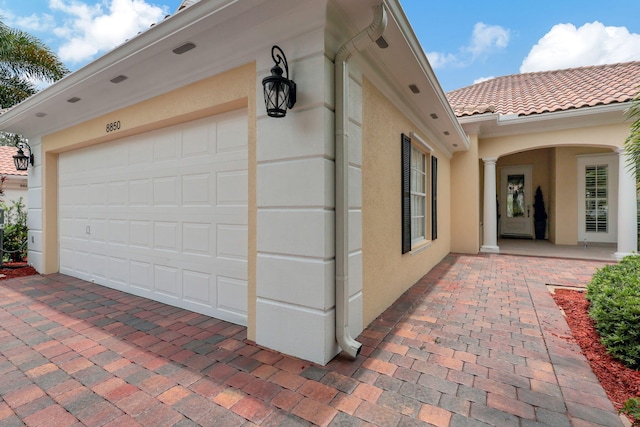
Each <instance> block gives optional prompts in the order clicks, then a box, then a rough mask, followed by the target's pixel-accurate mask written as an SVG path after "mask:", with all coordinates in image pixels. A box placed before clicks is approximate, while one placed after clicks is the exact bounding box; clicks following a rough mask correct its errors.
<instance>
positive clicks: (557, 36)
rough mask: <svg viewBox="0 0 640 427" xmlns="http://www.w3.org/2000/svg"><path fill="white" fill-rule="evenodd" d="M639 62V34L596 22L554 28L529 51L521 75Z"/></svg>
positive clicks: (555, 26)
mask: <svg viewBox="0 0 640 427" xmlns="http://www.w3.org/2000/svg"><path fill="white" fill-rule="evenodd" d="M637 60H640V34H633V33H629V31H628V30H627V29H626V28H625V27H605V26H604V25H603V24H602V23H600V22H598V21H595V22H592V23H587V24H584V25H583V26H582V27H580V28H576V27H575V26H574V25H573V24H557V25H554V26H553V28H551V30H550V31H549V32H548V33H547V34H545V35H544V37H542V38H541V39H540V40H539V41H538V43H537V44H536V45H535V46H533V48H531V51H529V54H528V55H527V57H526V58H525V59H524V61H522V65H521V66H520V72H521V73H527V72H533V71H546V70H558V69H563V68H573V67H582V66H588V65H602V64H613V63H617V62H627V61H637Z"/></svg>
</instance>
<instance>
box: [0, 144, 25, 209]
mask: <svg viewBox="0 0 640 427" xmlns="http://www.w3.org/2000/svg"><path fill="white" fill-rule="evenodd" d="M17 152H18V149H17V148H16V147H7V146H0V176H4V177H5V181H4V184H3V186H2V188H3V190H4V195H3V196H0V200H2V201H3V202H4V204H5V205H7V206H9V205H11V204H12V203H13V202H17V201H18V200H20V198H21V197H22V202H23V203H24V205H25V206H27V171H19V170H16V167H15V164H14V163H13V156H15V155H16V153H17Z"/></svg>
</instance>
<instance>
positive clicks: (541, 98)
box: [447, 61, 640, 117]
mask: <svg viewBox="0 0 640 427" xmlns="http://www.w3.org/2000/svg"><path fill="white" fill-rule="evenodd" d="M638 91H640V61H635V62H626V63H621V64H607V65H595V66H591V67H581V68H570V69H566V70H553V71H542V72H537V73H524V74H512V75H510V76H504V77H497V78H495V79H491V80H487V81H484V82H481V83H478V84H475V85H472V86H467V87H463V88H461V89H456V90H454V91H451V92H448V93H447V98H448V99H449V103H450V104H451V106H452V107H453V110H454V112H455V114H456V116H458V117H462V116H472V115H475V114H483V113H488V112H492V113H498V114H518V115H520V116H529V115H532V114H542V113H546V112H555V111H566V110H572V109H575V108H582V107H593V106H596V105H608V104H614V103H621V102H627V101H630V100H631V99H633V97H634V96H635V95H636V94H637V93H638Z"/></svg>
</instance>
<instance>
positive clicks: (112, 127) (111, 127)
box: [106, 120, 120, 133]
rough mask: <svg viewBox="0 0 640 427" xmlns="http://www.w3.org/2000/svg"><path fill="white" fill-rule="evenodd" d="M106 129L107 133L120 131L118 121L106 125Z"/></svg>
mask: <svg viewBox="0 0 640 427" xmlns="http://www.w3.org/2000/svg"><path fill="white" fill-rule="evenodd" d="M106 129H107V133H108V132H113V131H116V130H120V120H118V121H117V122H111V123H107V128H106Z"/></svg>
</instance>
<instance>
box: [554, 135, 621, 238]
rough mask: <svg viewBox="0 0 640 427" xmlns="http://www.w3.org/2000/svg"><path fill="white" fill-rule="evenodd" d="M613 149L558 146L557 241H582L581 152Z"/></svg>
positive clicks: (556, 174) (556, 161)
mask: <svg viewBox="0 0 640 427" xmlns="http://www.w3.org/2000/svg"><path fill="white" fill-rule="evenodd" d="M607 152H611V150H608V149H605V148H598V147H558V148H556V149H555V156H554V158H555V170H554V175H555V177H556V180H555V183H553V185H554V191H553V193H554V198H553V201H552V203H553V206H554V208H555V209H554V212H553V216H552V217H551V218H550V221H551V223H552V224H553V225H552V228H553V230H555V233H554V234H555V240H554V243H556V244H558V245H575V244H577V243H578V164H577V159H576V156H578V155H581V154H596V153H607Z"/></svg>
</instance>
